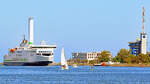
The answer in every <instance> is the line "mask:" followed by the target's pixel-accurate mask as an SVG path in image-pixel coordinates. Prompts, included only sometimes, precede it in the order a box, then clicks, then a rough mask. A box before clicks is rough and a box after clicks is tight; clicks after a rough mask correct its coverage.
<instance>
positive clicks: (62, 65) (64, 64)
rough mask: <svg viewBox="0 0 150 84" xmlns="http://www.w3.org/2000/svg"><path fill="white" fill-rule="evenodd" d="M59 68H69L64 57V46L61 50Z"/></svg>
mask: <svg viewBox="0 0 150 84" xmlns="http://www.w3.org/2000/svg"><path fill="white" fill-rule="evenodd" d="M61 69H62V70H65V69H69V67H68V64H67V60H66V57H65V51H64V48H62V52H61Z"/></svg>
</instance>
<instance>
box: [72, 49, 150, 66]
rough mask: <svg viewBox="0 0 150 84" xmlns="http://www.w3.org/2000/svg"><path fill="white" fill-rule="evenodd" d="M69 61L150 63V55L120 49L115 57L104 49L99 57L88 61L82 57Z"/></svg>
mask: <svg viewBox="0 0 150 84" xmlns="http://www.w3.org/2000/svg"><path fill="white" fill-rule="evenodd" d="M69 61H74V63H85V64H87V63H88V64H98V63H102V62H108V61H112V62H119V63H127V64H147V63H150V56H149V55H148V54H139V55H137V56H135V55H133V54H131V50H127V49H120V51H119V52H118V53H117V55H116V56H115V57H112V56H111V52H110V51H107V50H104V51H102V52H101V53H100V54H99V55H98V57H97V59H94V60H91V61H88V60H80V59H72V60H69Z"/></svg>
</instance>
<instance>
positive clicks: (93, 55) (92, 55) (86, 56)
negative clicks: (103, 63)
mask: <svg viewBox="0 0 150 84" xmlns="http://www.w3.org/2000/svg"><path fill="white" fill-rule="evenodd" d="M108 54H109V55H110V56H109V57H110V59H111V57H112V55H111V53H108ZM100 56H101V52H77V53H72V58H73V59H80V60H88V61H90V60H96V59H97V58H98V57H100Z"/></svg>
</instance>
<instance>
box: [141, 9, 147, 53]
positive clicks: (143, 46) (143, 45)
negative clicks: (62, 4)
mask: <svg viewBox="0 0 150 84" xmlns="http://www.w3.org/2000/svg"><path fill="white" fill-rule="evenodd" d="M144 16H145V9H144V7H143V25H142V29H143V32H142V33H141V53H142V54H146V53H147V35H146V33H145V32H144V23H145V18H144Z"/></svg>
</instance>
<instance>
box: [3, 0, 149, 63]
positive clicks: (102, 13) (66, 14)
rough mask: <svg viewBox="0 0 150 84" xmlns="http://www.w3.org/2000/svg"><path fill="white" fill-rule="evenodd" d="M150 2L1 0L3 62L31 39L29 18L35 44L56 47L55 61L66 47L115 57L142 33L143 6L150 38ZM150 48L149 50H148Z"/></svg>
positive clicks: (75, 50)
mask: <svg viewBox="0 0 150 84" xmlns="http://www.w3.org/2000/svg"><path fill="white" fill-rule="evenodd" d="M149 3H150V0H0V30H1V32H0V62H2V60H3V55H4V54H7V52H8V49H9V48H13V47H16V46H19V43H20V41H21V40H22V39H23V35H24V34H25V35H26V37H27V35H28V18H29V17H30V16H32V17H33V18H34V21H35V24H34V26H35V29H34V30H35V31H34V35H35V38H34V40H35V44H39V43H40V41H41V40H46V41H47V43H48V44H56V45H57V49H56V50H55V61H56V62H58V61H60V52H61V48H62V46H64V47H65V51H66V56H67V58H70V57H71V53H72V52H79V51H81V52H86V51H102V50H109V51H111V52H112V54H113V55H114V56H115V55H116V54H117V52H118V51H119V50H120V49H121V48H127V49H128V42H129V41H135V40H136V38H137V37H138V36H139V34H140V32H141V31H142V24H141V22H142V6H143V5H144V6H145V10H146V17H145V18H146V25H145V26H146V29H145V30H146V32H147V34H148V46H149V42H150V40H149V34H150V24H149V23H150V5H149ZM149 48H150V47H148V50H150V49H149Z"/></svg>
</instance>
